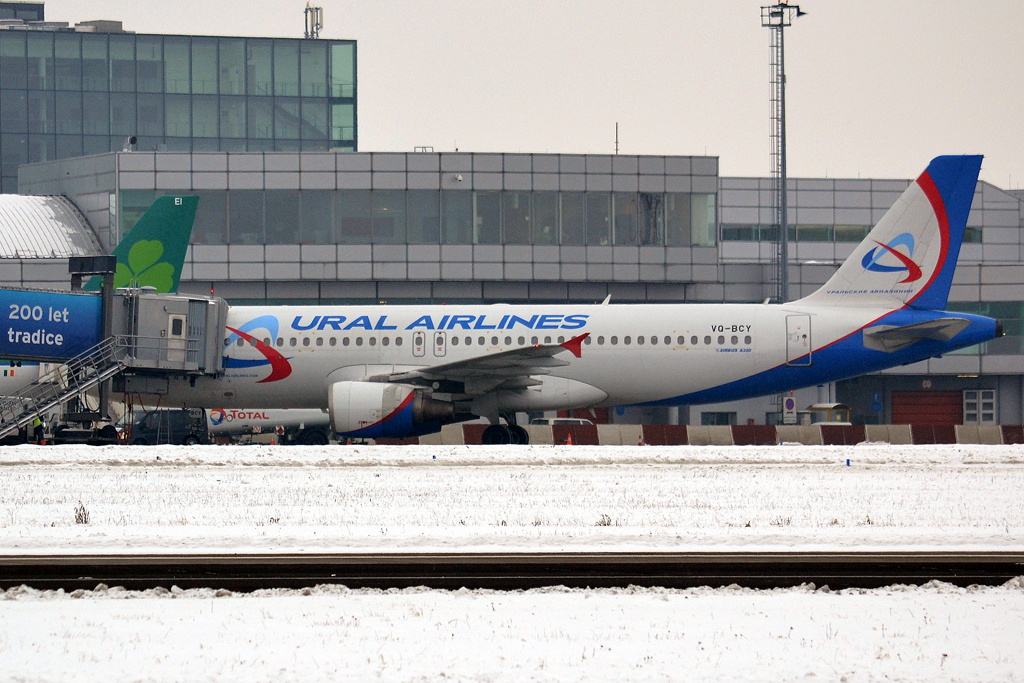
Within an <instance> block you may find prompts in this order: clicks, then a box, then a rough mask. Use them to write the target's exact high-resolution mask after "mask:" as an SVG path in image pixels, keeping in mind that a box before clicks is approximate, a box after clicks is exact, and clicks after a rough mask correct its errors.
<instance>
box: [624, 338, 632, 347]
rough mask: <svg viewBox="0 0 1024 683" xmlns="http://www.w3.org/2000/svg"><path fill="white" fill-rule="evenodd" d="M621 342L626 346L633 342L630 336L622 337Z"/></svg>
mask: <svg viewBox="0 0 1024 683" xmlns="http://www.w3.org/2000/svg"><path fill="white" fill-rule="evenodd" d="M622 343H623V344H625V345H626V346H629V345H630V344H632V343H633V338H632V337H623V338H622Z"/></svg>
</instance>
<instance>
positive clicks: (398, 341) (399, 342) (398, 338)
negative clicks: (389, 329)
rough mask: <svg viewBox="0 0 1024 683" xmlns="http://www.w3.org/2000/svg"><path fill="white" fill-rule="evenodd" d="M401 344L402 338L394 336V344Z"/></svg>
mask: <svg viewBox="0 0 1024 683" xmlns="http://www.w3.org/2000/svg"><path fill="white" fill-rule="evenodd" d="M401 345H402V338H401V337H395V346H401Z"/></svg>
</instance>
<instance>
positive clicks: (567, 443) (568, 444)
mask: <svg viewBox="0 0 1024 683" xmlns="http://www.w3.org/2000/svg"><path fill="white" fill-rule="evenodd" d="M565 445H566V446H571V445H572V432H569V438H568V439H566V441H565Z"/></svg>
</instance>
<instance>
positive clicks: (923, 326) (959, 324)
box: [864, 318, 971, 353]
mask: <svg viewBox="0 0 1024 683" xmlns="http://www.w3.org/2000/svg"><path fill="white" fill-rule="evenodd" d="M970 324H971V321H970V320H966V319H964V318H938V319H936V320H927V321H925V322H923V323H914V324H913V325H900V326H893V325H878V326H877V327H871V328H868V329H866V330H864V346H866V347H867V348H869V349H874V350H875V351H885V352H886V353H892V352H894V351H899V350H900V349H903V348H906V347H908V346H910V345H911V344H913V343H914V342H916V341H919V340H921V339H934V340H936V341H949V340H950V339H952V338H953V337H955V336H956V335H957V334H959V333H960V331H961V330H963V329H964V328H965V327H967V326H968V325H970Z"/></svg>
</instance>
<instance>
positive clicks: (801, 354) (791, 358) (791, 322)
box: [786, 315, 811, 367]
mask: <svg viewBox="0 0 1024 683" xmlns="http://www.w3.org/2000/svg"><path fill="white" fill-rule="evenodd" d="M786 365H793V366H797V367H806V366H809V365H811V316H809V315H787V316H786Z"/></svg>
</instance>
